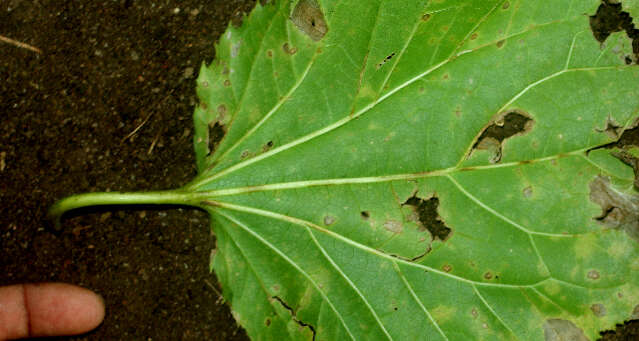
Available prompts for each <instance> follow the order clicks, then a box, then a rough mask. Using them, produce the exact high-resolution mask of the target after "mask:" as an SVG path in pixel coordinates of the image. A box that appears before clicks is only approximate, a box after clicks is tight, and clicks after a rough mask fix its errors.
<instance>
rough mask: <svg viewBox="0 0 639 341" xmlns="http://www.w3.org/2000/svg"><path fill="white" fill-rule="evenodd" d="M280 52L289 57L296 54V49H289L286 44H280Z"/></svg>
mask: <svg viewBox="0 0 639 341" xmlns="http://www.w3.org/2000/svg"><path fill="white" fill-rule="evenodd" d="M282 50H283V51H284V53H286V54H290V55H291V56H292V55H294V54H295V53H297V48H296V47H291V45H289V44H288V43H284V44H282Z"/></svg>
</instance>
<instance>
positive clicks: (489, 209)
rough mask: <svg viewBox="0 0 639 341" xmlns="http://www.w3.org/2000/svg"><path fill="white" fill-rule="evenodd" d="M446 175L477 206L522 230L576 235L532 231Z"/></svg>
mask: <svg viewBox="0 0 639 341" xmlns="http://www.w3.org/2000/svg"><path fill="white" fill-rule="evenodd" d="M446 177H447V178H448V179H449V180H450V181H451V182H452V183H453V184H454V185H455V187H457V189H458V190H459V191H460V192H462V193H463V194H464V195H465V196H466V197H468V199H470V200H471V201H472V202H474V203H475V204H477V206H479V207H481V208H483V209H484V210H486V211H488V212H489V213H491V214H492V215H494V216H496V217H497V218H499V219H501V220H503V221H505V222H506V223H508V224H510V225H512V226H513V227H515V228H517V229H518V230H521V231H523V232H525V233H527V234H530V235H532V234H534V235H539V236H545V237H556V238H566V237H574V236H575V235H573V234H561V233H547V232H538V231H532V230H530V229H528V228H526V227H524V226H522V225H520V224H518V223H516V222H515V221H513V220H511V219H510V218H508V217H506V216H504V215H503V214H501V213H499V212H497V211H495V210H494V209H493V208H492V207H490V206H488V205H486V204H485V203H483V202H482V201H481V200H479V199H477V197H475V196H474V195H472V194H471V193H470V192H468V191H467V190H466V189H465V188H464V186H462V185H461V184H460V183H459V182H457V180H455V178H453V177H452V176H450V175H446Z"/></svg>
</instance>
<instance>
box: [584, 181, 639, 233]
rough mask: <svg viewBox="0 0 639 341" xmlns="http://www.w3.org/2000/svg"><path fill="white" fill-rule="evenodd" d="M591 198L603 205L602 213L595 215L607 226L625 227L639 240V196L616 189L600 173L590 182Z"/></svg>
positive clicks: (596, 218)
mask: <svg viewBox="0 0 639 341" xmlns="http://www.w3.org/2000/svg"><path fill="white" fill-rule="evenodd" d="M590 200H591V201H592V202H594V203H596V204H597V205H599V206H601V215H599V216H598V217H594V219H595V220H597V221H598V222H599V223H601V224H602V225H604V226H605V227H609V228H614V229H623V230H624V231H625V232H626V234H628V236H629V237H630V238H632V239H634V240H635V241H637V242H639V197H638V196H637V195H631V194H626V193H623V192H621V191H619V190H617V189H615V188H614V187H613V186H612V184H611V183H610V179H609V178H608V177H605V176H601V175H598V176H596V177H595V179H594V180H593V181H592V182H590Z"/></svg>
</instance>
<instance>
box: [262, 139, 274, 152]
mask: <svg viewBox="0 0 639 341" xmlns="http://www.w3.org/2000/svg"><path fill="white" fill-rule="evenodd" d="M271 148H273V141H268V142H266V143H265V144H264V145H263V146H262V152H263V153H265V152H268V151H269V150H271Z"/></svg>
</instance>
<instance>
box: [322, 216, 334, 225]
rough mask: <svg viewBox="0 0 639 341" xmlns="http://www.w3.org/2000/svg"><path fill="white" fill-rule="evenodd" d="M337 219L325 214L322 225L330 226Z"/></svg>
mask: <svg viewBox="0 0 639 341" xmlns="http://www.w3.org/2000/svg"><path fill="white" fill-rule="evenodd" d="M336 220H337V219H335V217H333V216H330V215H327V216H325V217H324V225H326V226H331V225H333V224H334V223H335V221H336Z"/></svg>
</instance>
